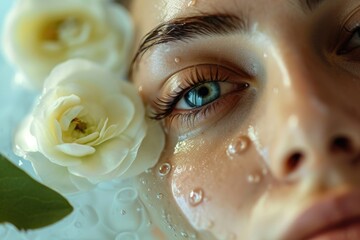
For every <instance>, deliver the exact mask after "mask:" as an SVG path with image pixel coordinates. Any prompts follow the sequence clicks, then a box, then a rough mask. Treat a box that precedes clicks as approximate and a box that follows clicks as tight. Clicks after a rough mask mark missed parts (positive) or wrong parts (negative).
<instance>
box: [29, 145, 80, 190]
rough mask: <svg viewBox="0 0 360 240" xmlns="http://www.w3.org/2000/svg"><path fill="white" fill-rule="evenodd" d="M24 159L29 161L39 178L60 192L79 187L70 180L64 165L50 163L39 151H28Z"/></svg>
mask: <svg viewBox="0 0 360 240" xmlns="http://www.w3.org/2000/svg"><path fill="white" fill-rule="evenodd" d="M26 159H27V160H29V161H31V163H32V165H33V167H34V169H35V172H36V174H37V175H39V177H40V178H41V180H42V181H43V182H44V183H45V184H46V185H47V186H49V187H51V188H54V189H55V190H57V191H60V192H62V193H72V192H77V191H79V189H78V188H77V187H76V186H75V185H74V183H73V182H72V181H71V178H70V175H69V171H68V170H67V168H66V167H61V166H59V165H56V164H53V163H51V162H50V161H49V160H48V159H47V158H46V157H45V156H44V155H42V154H41V153H39V152H36V153H29V154H27V155H26Z"/></svg>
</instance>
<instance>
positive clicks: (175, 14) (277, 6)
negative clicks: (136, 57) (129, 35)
mask: <svg viewBox="0 0 360 240" xmlns="http://www.w3.org/2000/svg"><path fill="white" fill-rule="evenodd" d="M325 1H335V0H255V1H254V0H221V1H220V0H132V2H131V12H132V15H133V18H134V20H135V25H136V30H137V42H139V41H140V38H141V37H142V36H144V35H145V34H146V33H148V32H149V31H151V30H152V29H153V28H154V27H155V26H157V25H158V24H159V23H163V22H169V21H171V20H172V19H175V18H181V17H187V16H195V15H203V14H219V13H226V14H232V15H238V16H241V17H246V18H250V19H251V20H252V21H253V22H261V21H265V22H266V21H268V19H269V18H270V19H271V20H281V19H282V18H283V17H284V14H287V13H288V14H289V15H293V14H294V11H296V12H299V13H304V12H307V11H311V10H312V9H313V8H315V7H317V6H318V5H320V4H321V3H322V2H325ZM284 10H285V11H284Z"/></svg>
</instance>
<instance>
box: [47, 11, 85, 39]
mask: <svg viewBox="0 0 360 240" xmlns="http://www.w3.org/2000/svg"><path fill="white" fill-rule="evenodd" d="M89 35H90V25H89V24H88V23H86V22H84V21H82V20H81V19H79V18H76V17H68V18H65V19H63V20H59V21H55V22H53V23H52V24H50V25H49V26H48V27H47V28H46V29H45V32H44V38H45V42H51V43H60V44H64V45H66V46H73V45H78V44H81V43H83V42H85V41H86V40H87V39H88V38H89Z"/></svg>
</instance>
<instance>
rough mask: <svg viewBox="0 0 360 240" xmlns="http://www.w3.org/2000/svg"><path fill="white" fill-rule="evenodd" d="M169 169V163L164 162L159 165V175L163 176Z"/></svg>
mask: <svg viewBox="0 0 360 240" xmlns="http://www.w3.org/2000/svg"><path fill="white" fill-rule="evenodd" d="M170 171H171V165H170V164H169V163H164V164H162V165H161V166H160V167H159V171H158V173H159V175H160V176H162V177H164V176H166V175H168V174H169V172H170Z"/></svg>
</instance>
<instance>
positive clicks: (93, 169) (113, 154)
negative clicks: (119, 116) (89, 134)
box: [69, 138, 129, 181]
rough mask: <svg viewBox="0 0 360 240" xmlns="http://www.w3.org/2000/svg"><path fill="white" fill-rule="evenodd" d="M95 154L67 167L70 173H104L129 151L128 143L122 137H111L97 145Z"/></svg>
mask: <svg viewBox="0 0 360 240" xmlns="http://www.w3.org/2000/svg"><path fill="white" fill-rule="evenodd" d="M96 150H97V151H96V154H94V155H91V156H88V157H87V158H85V159H83V161H82V164H80V165H77V166H71V167H69V171H70V173H72V174H74V175H77V176H81V177H86V178H88V179H89V181H91V178H92V177H96V176H98V175H103V174H106V173H108V172H110V171H112V170H114V169H115V168H117V167H118V166H119V165H120V164H121V162H122V161H123V159H124V158H125V157H126V156H127V154H128V152H129V143H128V142H126V141H124V140H122V139H118V138H115V139H111V140H109V141H107V142H104V143H103V144H101V145H99V146H98V147H97V149H96Z"/></svg>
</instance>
